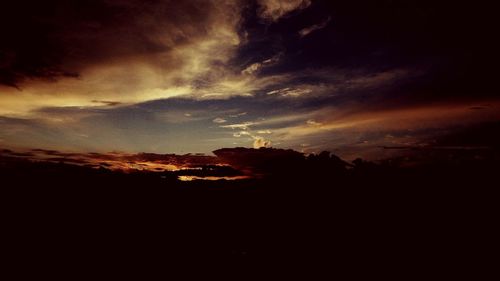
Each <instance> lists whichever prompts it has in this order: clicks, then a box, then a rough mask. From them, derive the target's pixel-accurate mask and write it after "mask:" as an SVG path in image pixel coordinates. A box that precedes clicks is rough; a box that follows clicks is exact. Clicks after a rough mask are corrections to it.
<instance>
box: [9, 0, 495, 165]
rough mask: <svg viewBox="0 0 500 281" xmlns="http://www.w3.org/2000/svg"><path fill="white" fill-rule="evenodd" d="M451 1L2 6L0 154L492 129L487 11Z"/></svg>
mask: <svg viewBox="0 0 500 281" xmlns="http://www.w3.org/2000/svg"><path fill="white" fill-rule="evenodd" d="M460 2H462V1H453V2H452V1H427V0H420V1H413V0H410V1H389V0H381V1H356V0H354V1H333V0H332V1H326V0H325V1H321V0H282V1H279V0H256V1H250V0H248V1H247V0H234V1H231V0H212V1H208V0H183V1H169V0H158V1H140V0H88V1H56V0H47V1H36V2H35V1H33V2H32V1H22V0H19V1H8V3H4V4H2V8H1V10H0V35H1V39H0V42H1V43H0V147H7V148H8V147H20V148H43V149H57V150H62V151H76V152H90V151H93V152H109V151H123V152H127V153H138V152H154V153H188V152H192V153H210V152H211V151H213V150H215V149H218V148H222V147H236V146H243V147H255V148H259V147H276V148H291V149H295V150H297V151H301V152H306V153H308V152H319V151H321V150H330V151H332V152H334V153H336V154H338V155H340V156H343V157H346V158H354V157H358V156H361V157H365V158H369V159H370V158H380V157H384V155H383V154H384V153H387V152H384V151H383V149H381V147H383V146H395V147H404V146H409V147H411V146H432V145H435V146H439V145H440V144H441V140H442V139H445V138H447V137H449V136H451V135H454V134H458V133H460V132H464V131H468V130H470V129H471V128H476V127H477V128H479V127H481V126H483V125H484V124H486V123H491V122H498V121H500V99H499V98H498V78H497V73H498V65H499V64H498V62H499V60H498V50H500V49H499V48H498V44H497V43H495V39H496V38H495V37H496V33H498V31H497V30H496V29H497V28H496V26H498V23H497V22H496V21H497V20H496V18H497V15H496V12H495V11H496V10H494V9H491V8H490V7H488V6H487V5H483V4H482V3H481V2H482V1H474V2H473V3H460ZM474 144H475V145H487V144H488V140H487V139H484V143H477V142H475V143H474ZM453 145H457V146H467V145H469V144H468V143H459V142H457V143H453Z"/></svg>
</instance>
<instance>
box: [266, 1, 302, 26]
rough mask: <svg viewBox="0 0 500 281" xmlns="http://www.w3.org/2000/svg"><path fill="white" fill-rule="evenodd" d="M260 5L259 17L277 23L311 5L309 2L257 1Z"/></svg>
mask: <svg viewBox="0 0 500 281" xmlns="http://www.w3.org/2000/svg"><path fill="white" fill-rule="evenodd" d="M258 3H259V5H260V9H259V17H261V18H262V19H265V20H269V21H278V20H279V19H280V18H282V17H284V16H286V15H287V14H289V13H291V12H293V11H295V10H302V9H305V8H307V7H309V6H310V5H311V1H310V0H258Z"/></svg>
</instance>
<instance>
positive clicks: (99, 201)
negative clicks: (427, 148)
mask: <svg viewBox="0 0 500 281" xmlns="http://www.w3.org/2000/svg"><path fill="white" fill-rule="evenodd" d="M323 156H324V155H323ZM339 161H340V160H338V159H337V158H334V157H333V156H332V158H331V159H330V160H328V159H323V160H321V159H319V158H318V159H316V160H315V159H309V162H308V164H307V166H301V164H297V163H293V161H292V162H290V161H288V160H287V163H288V164H287V165H284V166H280V167H279V168H276V167H278V166H274V167H275V168H274V170H272V173H268V174H266V175H265V176H263V177H262V178H260V179H248V180H240V181H224V180H221V181H216V182H208V181H193V182H180V181H177V180H176V178H175V177H172V176H171V175H169V174H168V173H145V172H137V173H130V174H124V173H118V172H112V171H109V170H105V169H90V168H84V167H78V166H72V165H65V164H49V163H31V162H28V161H20V160H13V159H10V158H3V159H2V166H1V169H0V176H1V178H2V188H1V193H2V194H1V198H2V199H1V200H2V209H3V210H2V217H3V218H2V225H3V227H2V232H3V235H2V236H3V238H2V249H3V250H2V252H3V255H4V256H5V258H6V259H5V260H6V262H5V263H4V265H5V266H6V267H7V268H11V269H13V270H14V272H16V274H17V277H19V279H23V278H24V277H25V276H26V275H28V274H30V275H31V274H35V276H45V274H50V276H54V277H55V276H60V277H64V278H72V277H82V276H87V277H95V276H96V275H95V272H98V271H99V272H100V270H106V272H108V273H109V274H111V275H99V276H102V277H104V276H107V277H114V276H116V275H115V274H117V273H121V274H123V273H125V274H126V275H128V274H134V273H135V274H138V275H137V276H139V277H140V278H141V279H142V278H146V275H147V274H149V273H150V272H151V270H152V269H156V270H158V269H160V270H161V271H162V272H163V273H164V274H167V275H168V273H169V272H170V271H169V270H170V269H168V268H170V267H175V266H174V264H183V265H184V266H187V267H188V268H189V270H188V271H186V272H185V273H186V274H189V273H192V272H195V273H201V274H208V272H206V271H204V270H205V269H203V270H202V269H201V267H199V265H208V264H210V267H209V270H210V271H214V270H215V271H217V270H221V271H224V272H226V273H228V272H234V274H236V275H231V276H232V277H233V278H234V279H236V280H240V279H245V278H249V279H261V278H263V279H266V278H267V277H271V276H268V275H265V276H267V277H266V278H264V276H263V275H260V274H259V273H258V272H260V271H259V269H262V268H268V269H271V268H272V269H274V271H275V272H276V271H277V272H278V274H280V275H281V274H286V273H292V274H298V272H299V271H305V272H303V273H305V274H306V275H305V276H307V279H316V278H313V277H311V275H313V274H315V273H318V272H319V269H323V270H325V269H326V270H327V271H328V272H329V273H330V274H333V275H337V274H340V273H341V272H342V273H348V274H349V276H350V279H358V277H360V276H361V275H362V276H372V277H375V276H384V277H396V278H398V279H399V278H403V279H406V278H408V277H424V278H428V277H437V278H440V277H441V278H447V277H450V276H452V275H453V276H463V277H474V279H478V278H481V275H483V274H484V275H486V274H489V269H490V268H493V267H494V266H496V265H497V264H496V259H495V258H494V256H495V255H497V253H498V252H497V241H498V232H497V231H496V228H497V224H498V215H497V213H498V196H497V194H496V189H497V188H498V187H497V185H498V172H499V169H498V168H499V166H498V165H496V164H495V162H493V160H491V159H490V160H488V161H476V162H468V163H459V164H458V165H452V164H449V165H447V164H443V163H433V164H426V165H421V166H412V167H408V168H401V167H393V166H383V165H374V164H371V163H366V162H357V163H356V165H352V166H350V167H346V166H343V165H339V163H341V162H339ZM274 164H276V163H274ZM295 164H297V165H295ZM268 168H269V167H268ZM269 169H273V168H269ZM311 263H312V264H313V265H314V266H315V268H316V269H314V270H307V271H306V270H304V268H305V267H304V266H305V265H306V264H311ZM206 276H208V275H206Z"/></svg>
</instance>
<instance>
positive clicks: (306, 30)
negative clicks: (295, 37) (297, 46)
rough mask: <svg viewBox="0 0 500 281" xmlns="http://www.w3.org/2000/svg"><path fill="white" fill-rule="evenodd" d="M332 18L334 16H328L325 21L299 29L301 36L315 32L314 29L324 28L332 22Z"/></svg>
mask: <svg viewBox="0 0 500 281" xmlns="http://www.w3.org/2000/svg"><path fill="white" fill-rule="evenodd" d="M331 20H332V18H331V17H328V18H327V19H325V20H324V21H322V22H320V23H318V24H314V25H311V26H308V27H305V28H303V29H301V30H299V36H300V37H301V38H302V37H305V36H307V35H309V34H311V33H313V32H314V31H317V30H320V29H323V28H325V27H326V26H327V25H328V24H329V23H330V21H331Z"/></svg>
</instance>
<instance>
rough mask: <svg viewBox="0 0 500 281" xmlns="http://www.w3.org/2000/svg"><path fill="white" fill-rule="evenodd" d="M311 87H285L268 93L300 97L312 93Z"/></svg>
mask: <svg viewBox="0 0 500 281" xmlns="http://www.w3.org/2000/svg"><path fill="white" fill-rule="evenodd" d="M311 92H312V90H311V89H301V88H283V89H279V90H273V91H270V92H268V93H267V95H279V96H282V97H300V96H302V95H304V94H309V93H311Z"/></svg>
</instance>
